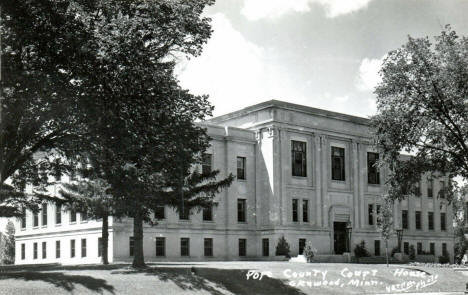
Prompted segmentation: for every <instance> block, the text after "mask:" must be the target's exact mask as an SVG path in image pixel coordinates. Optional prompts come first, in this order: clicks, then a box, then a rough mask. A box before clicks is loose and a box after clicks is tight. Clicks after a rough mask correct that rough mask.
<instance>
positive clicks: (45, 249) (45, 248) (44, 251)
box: [42, 242, 47, 259]
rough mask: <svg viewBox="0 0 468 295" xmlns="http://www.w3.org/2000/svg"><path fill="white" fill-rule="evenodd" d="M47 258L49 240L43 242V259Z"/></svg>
mask: <svg viewBox="0 0 468 295" xmlns="http://www.w3.org/2000/svg"><path fill="white" fill-rule="evenodd" d="M46 258H47V242H42V259H46Z"/></svg>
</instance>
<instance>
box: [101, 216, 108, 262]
mask: <svg viewBox="0 0 468 295" xmlns="http://www.w3.org/2000/svg"><path fill="white" fill-rule="evenodd" d="M100 246H101V249H102V264H109V258H108V257H109V255H108V251H109V250H108V249H109V215H107V214H105V215H103V216H102V245H100Z"/></svg>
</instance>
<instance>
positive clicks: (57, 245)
mask: <svg viewBox="0 0 468 295" xmlns="http://www.w3.org/2000/svg"><path fill="white" fill-rule="evenodd" d="M55 258H60V241H55Z"/></svg>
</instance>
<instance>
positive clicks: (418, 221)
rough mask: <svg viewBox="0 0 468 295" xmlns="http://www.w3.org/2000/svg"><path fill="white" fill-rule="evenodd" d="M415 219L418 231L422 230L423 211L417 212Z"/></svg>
mask: <svg viewBox="0 0 468 295" xmlns="http://www.w3.org/2000/svg"><path fill="white" fill-rule="evenodd" d="M414 217H415V219H416V229H421V211H416V212H415V214H414Z"/></svg>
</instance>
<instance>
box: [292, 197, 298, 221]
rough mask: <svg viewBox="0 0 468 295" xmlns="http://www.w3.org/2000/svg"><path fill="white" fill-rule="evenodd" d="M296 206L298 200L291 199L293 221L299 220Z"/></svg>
mask: <svg viewBox="0 0 468 295" xmlns="http://www.w3.org/2000/svg"><path fill="white" fill-rule="evenodd" d="M297 207H298V200H297V199H292V220H293V221H294V222H298V221H299V218H298V212H297Z"/></svg>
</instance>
